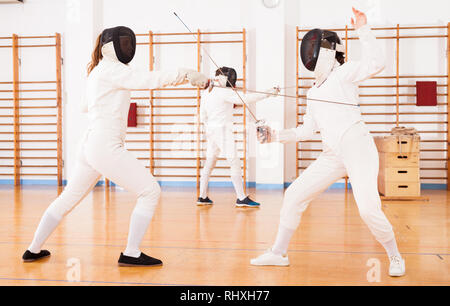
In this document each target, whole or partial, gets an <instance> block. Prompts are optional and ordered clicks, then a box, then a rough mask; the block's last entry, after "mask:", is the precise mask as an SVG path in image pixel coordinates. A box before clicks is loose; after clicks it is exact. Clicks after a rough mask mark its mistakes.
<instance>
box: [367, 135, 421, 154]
mask: <svg viewBox="0 0 450 306" xmlns="http://www.w3.org/2000/svg"><path fill="white" fill-rule="evenodd" d="M374 140H375V145H376V146H377V149H378V152H390V153H399V152H401V153H418V152H419V151H420V149H419V145H420V137H419V136H400V137H399V136H394V135H389V136H377V137H374Z"/></svg>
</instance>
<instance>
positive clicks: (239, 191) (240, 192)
mask: <svg viewBox="0 0 450 306" xmlns="http://www.w3.org/2000/svg"><path fill="white" fill-rule="evenodd" d="M231 182H233V186H234V190H235V191H236V196H237V198H238V199H239V200H241V201H242V200H243V199H245V198H246V197H247V196H246V195H245V193H244V182H243V180H242V176H240V175H232V176H231Z"/></svg>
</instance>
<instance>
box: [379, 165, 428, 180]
mask: <svg viewBox="0 0 450 306" xmlns="http://www.w3.org/2000/svg"><path fill="white" fill-rule="evenodd" d="M380 180H384V181H385V182H413V183H417V182H419V181H420V173H419V168H417V167H416V168H390V167H387V168H380V172H379V173H378V181H380Z"/></svg>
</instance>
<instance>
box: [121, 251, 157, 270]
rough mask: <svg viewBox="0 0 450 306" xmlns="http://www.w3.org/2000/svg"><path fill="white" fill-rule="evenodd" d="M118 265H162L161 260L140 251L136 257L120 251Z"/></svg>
mask: <svg viewBox="0 0 450 306" xmlns="http://www.w3.org/2000/svg"><path fill="white" fill-rule="evenodd" d="M119 266H121V267H155V266H162V261H161V260H159V259H156V258H153V257H150V256H147V255H145V254H144V253H142V252H141V255H140V256H139V257H138V258H136V257H131V256H127V255H123V253H120V258H119Z"/></svg>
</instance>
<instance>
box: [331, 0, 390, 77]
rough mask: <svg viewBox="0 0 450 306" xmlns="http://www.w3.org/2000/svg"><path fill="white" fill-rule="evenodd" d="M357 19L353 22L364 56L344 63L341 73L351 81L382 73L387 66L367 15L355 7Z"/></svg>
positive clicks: (352, 20)
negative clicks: (368, 22)
mask: <svg viewBox="0 0 450 306" xmlns="http://www.w3.org/2000/svg"><path fill="white" fill-rule="evenodd" d="M353 13H354V14H355V19H353V18H352V19H351V23H352V25H353V27H354V28H355V30H356V33H357V35H358V37H359V41H360V42H361V46H362V58H361V59H360V60H358V61H353V60H350V61H348V62H346V63H345V64H343V65H342V66H341V67H340V69H339V73H340V75H341V76H342V78H343V79H346V80H348V81H349V82H353V83H359V82H362V81H364V80H367V79H369V78H371V77H373V76H374V75H376V74H378V73H380V72H381V71H382V70H383V69H384V66H385V56H384V53H383V52H382V48H381V46H380V43H379V41H377V39H376V38H375V35H374V34H373V33H372V31H371V30H370V27H369V26H368V25H367V18H366V15H365V14H364V13H363V12H361V11H358V10H356V9H354V8H353Z"/></svg>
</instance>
